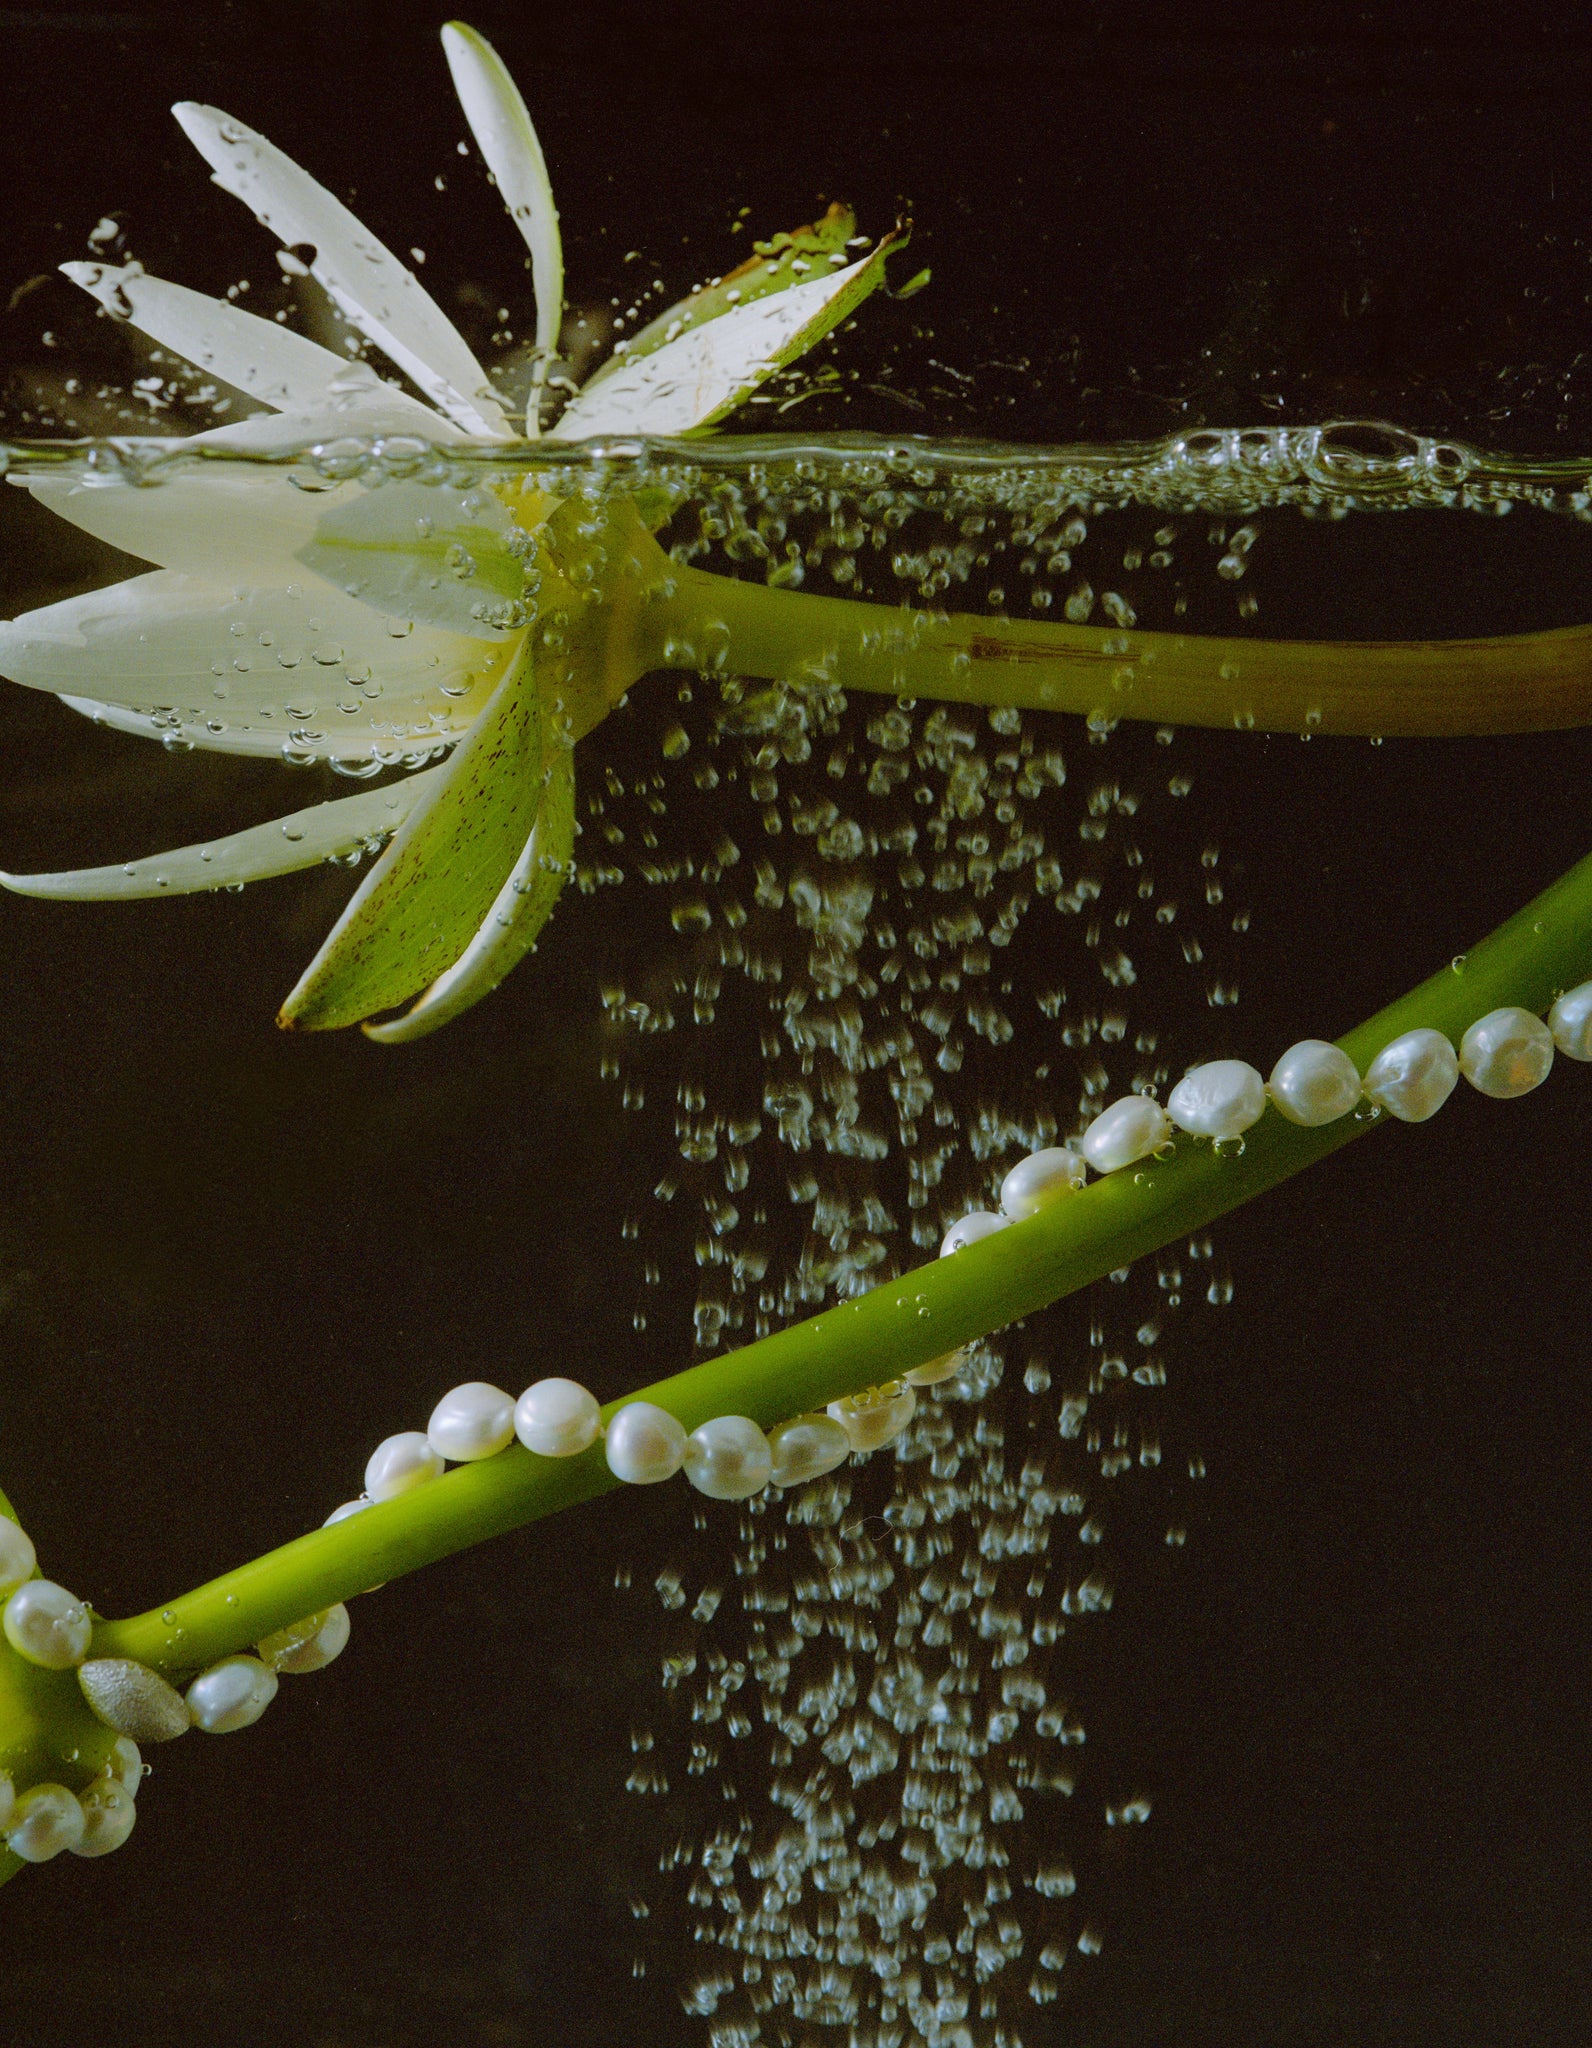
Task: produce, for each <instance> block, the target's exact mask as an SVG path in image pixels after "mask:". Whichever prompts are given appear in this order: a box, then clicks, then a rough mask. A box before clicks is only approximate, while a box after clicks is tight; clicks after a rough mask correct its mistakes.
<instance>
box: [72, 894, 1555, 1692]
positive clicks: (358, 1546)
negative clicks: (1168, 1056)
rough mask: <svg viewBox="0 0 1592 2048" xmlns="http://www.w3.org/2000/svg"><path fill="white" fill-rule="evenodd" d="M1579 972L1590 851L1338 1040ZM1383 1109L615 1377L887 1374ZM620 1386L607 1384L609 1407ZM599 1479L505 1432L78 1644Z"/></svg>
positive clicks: (1454, 1023) (763, 1387)
mask: <svg viewBox="0 0 1592 2048" xmlns="http://www.w3.org/2000/svg"><path fill="white" fill-rule="evenodd" d="M1589 977H1592V856H1589V857H1588V858H1587V859H1586V860H1583V861H1581V862H1580V863H1579V864H1578V865H1577V866H1576V867H1574V868H1572V869H1571V870H1570V872H1569V873H1568V874H1567V875H1565V876H1563V877H1562V878H1561V879H1560V880H1559V881H1557V882H1555V883H1554V884H1553V886H1552V887H1551V888H1549V889H1548V890H1546V891H1545V892H1544V893H1543V894H1542V895H1541V896H1539V897H1538V898H1537V899H1536V900H1535V901H1534V902H1532V903H1530V904H1528V905H1527V906H1526V908H1525V909H1524V910H1522V911H1520V912H1519V913H1518V914H1517V915H1516V916H1514V917H1512V918H1510V919H1509V921H1508V922H1507V923H1506V924H1504V925H1501V926H1500V927H1499V928H1498V930H1497V931H1495V932H1494V933H1493V934H1492V935H1491V936H1490V937H1489V938H1487V939H1485V940H1483V941H1482V942H1481V943H1480V944H1479V945H1478V946H1476V947H1475V948H1474V949H1473V950H1472V951H1471V952H1470V954H1469V955H1468V956H1466V957H1465V958H1464V959H1463V960H1462V961H1459V962H1456V963H1454V965H1453V966H1451V967H1444V968H1443V969H1442V971H1441V972H1440V973H1438V974H1435V975H1433V976H1432V977H1431V979H1430V980H1428V981H1426V982H1423V983H1422V984H1421V986H1420V987H1419V988H1417V989H1415V990H1414V991H1412V992H1411V993H1410V994H1409V995H1406V996H1404V997H1403V998H1401V999H1400V1000H1399V1001H1398V1002H1395V1003H1393V1004H1392V1005H1390V1007H1389V1008H1387V1009H1385V1010H1383V1011H1381V1012H1380V1013H1379V1014H1378V1015H1377V1016H1375V1017H1373V1018H1371V1019H1370V1020H1369V1021H1368V1022H1367V1023H1364V1024H1362V1025H1360V1026H1359V1028H1358V1029H1357V1030H1354V1031H1351V1032H1350V1033H1349V1034H1348V1036H1347V1037H1346V1038H1344V1039H1342V1040H1341V1041H1340V1043H1341V1044H1342V1046H1343V1048H1344V1050H1345V1051H1346V1052H1347V1053H1348V1054H1349V1056H1350V1057H1351V1058H1352V1059H1353V1060H1354V1062H1355V1064H1356V1065H1357V1066H1358V1067H1359V1068H1360V1070H1361V1071H1362V1072H1363V1071H1364V1070H1365V1068H1366V1066H1367V1065H1368V1064H1369V1063H1370V1061H1371V1059H1372V1058H1373V1057H1374V1056H1375V1054H1376V1053H1377V1052H1378V1051H1380V1049H1381V1048H1382V1047H1383V1046H1384V1045H1386V1044H1387V1043H1388V1041H1389V1040H1390V1039H1392V1038H1395V1037H1397V1036H1398V1035H1399V1034H1400V1033H1402V1032H1405V1031H1409V1030H1412V1029H1414V1028H1415V1027H1416V1026H1418V1025H1426V1026H1430V1027H1433V1028H1435V1029H1436V1030H1439V1031H1442V1032H1444V1033H1445V1034H1446V1035H1447V1036H1448V1037H1449V1038H1451V1039H1453V1040H1454V1041H1456V1042H1457V1041H1458V1039H1459V1038H1460V1037H1461V1036H1462V1034H1463V1033H1464V1031H1465V1029H1466V1028H1467V1027H1468V1026H1469V1025H1470V1024H1471V1023H1472V1022H1474V1020H1475V1019H1476V1018H1477V1017H1479V1016H1481V1015H1484V1014H1485V1013H1486V1012H1487V1011H1488V1010H1491V1009H1494V1008H1496V1007H1497V1006H1499V1005H1500V1004H1504V1003H1515V1004H1519V1005H1520V1006H1521V1007H1523V1008H1525V1009H1528V1010H1532V1011H1535V1012H1537V1013H1539V1014H1540V1013H1541V1012H1543V1011H1545V1010H1546V1009H1547V1008H1548V1007H1549V1005H1550V1003H1551V1002H1552V1001H1553V998H1554V997H1555V995H1556V994H1558V993H1559V992H1560V991H1562V990H1563V989H1565V988H1567V987H1571V986H1573V985H1575V984H1577V983H1579V982H1580V981H1582V980H1585V979H1587V978H1589ZM1385 1121H1386V1119H1385V1118H1384V1117H1383V1116H1382V1115H1381V1113H1380V1112H1378V1111H1376V1110H1374V1109H1373V1108H1371V1106H1370V1105H1368V1104H1362V1106H1361V1108H1360V1109H1359V1110H1358V1111H1357V1112H1355V1113H1354V1114H1352V1115H1350V1116H1346V1117H1343V1118H1341V1119H1340V1120H1339V1121H1338V1122H1336V1123H1332V1124H1327V1125H1325V1126H1323V1127H1321V1128H1319V1129H1315V1130H1306V1129H1301V1128H1300V1127H1299V1126H1297V1125H1294V1124H1290V1123H1286V1122H1285V1121H1284V1120H1283V1119H1282V1118H1281V1117H1280V1116H1279V1115H1278V1114H1277V1113H1276V1111H1275V1110H1268V1112H1267V1114H1266V1115H1265V1116H1264V1117H1263V1118H1262V1120H1261V1121H1260V1122H1259V1123H1258V1124H1257V1125H1255V1126H1254V1128H1253V1129H1252V1130H1251V1131H1250V1132H1249V1133H1248V1134H1247V1136H1246V1137H1245V1139H1244V1141H1243V1144H1242V1147H1241V1148H1238V1147H1233V1148H1230V1149H1228V1150H1226V1151H1224V1152H1223V1153H1221V1154H1218V1153H1217V1152H1216V1151H1215V1150H1213V1148H1212V1147H1211V1146H1210V1145H1208V1144H1205V1143H1203V1142H1200V1141H1196V1140H1193V1139H1190V1138H1185V1137H1180V1138H1179V1139H1178V1140H1177V1143H1176V1145H1175V1147H1174V1148H1172V1150H1171V1152H1170V1155H1169V1156H1168V1157H1166V1158H1165V1159H1162V1160H1155V1161H1147V1162H1146V1163H1145V1164H1144V1165H1143V1166H1142V1167H1140V1168H1138V1169H1133V1170H1128V1171H1124V1172H1122V1173H1117V1174H1112V1175H1109V1176H1108V1177H1106V1178H1105V1179H1102V1180H1098V1181H1095V1182H1094V1183H1093V1184H1092V1185H1090V1186H1089V1187H1087V1188H1085V1189H1083V1190H1082V1191H1081V1192H1079V1193H1077V1194H1076V1195H1072V1196H1069V1197H1066V1198H1064V1199H1063V1200H1061V1201H1059V1202H1056V1203H1054V1204H1053V1205H1052V1206H1051V1207H1050V1208H1048V1209H1046V1210H1043V1211H1041V1213H1040V1214H1039V1215H1037V1216H1035V1217H1032V1218H1030V1219H1029V1220H1028V1221H1027V1222H1024V1223H1014V1224H1013V1225H1012V1226H1011V1227H1010V1228H1009V1229H1007V1230H1004V1231H1002V1232H1000V1233H999V1235H998V1236H995V1237H992V1238H986V1239H984V1240H983V1241H982V1242H980V1243H978V1244H974V1245H970V1246H968V1247H967V1248H966V1249H965V1250H963V1251H961V1252H958V1253H957V1254H956V1256H955V1257H954V1258H950V1259H937V1260H933V1261H930V1262H929V1263H928V1264H926V1265H924V1266H921V1267H919V1268H918V1269H917V1270H916V1271H915V1272H911V1273H908V1274H906V1275H904V1276H903V1277H902V1278H901V1279H898V1280H893V1281H889V1282H886V1283H885V1284H883V1285H881V1286H879V1287H877V1288H875V1289H874V1290H873V1291H872V1292H871V1293H869V1294H866V1295H864V1296H862V1297H860V1298H859V1299H857V1300H855V1301H849V1302H846V1303H843V1304H842V1305H841V1306H839V1307H837V1308H832V1309H828V1310H826V1311H825V1312H824V1313H823V1314H821V1315H817V1316H814V1317H811V1318H810V1319H809V1320H808V1321H806V1322H803V1323H798V1324H795V1325H793V1326H792V1327H790V1328H788V1329H785V1330H781V1331H779V1332H778V1333H777V1334H775V1335H774V1336H771V1337H765V1338H763V1339H762V1340H761V1341H760V1342H758V1343H755V1344H749V1345H747V1346H746V1347H745V1348H744V1349H742V1350H739V1351H734V1352H730V1353H728V1354H727V1355H726V1356H724V1357H721V1358H712V1359H708V1360H706V1361H705V1362H704V1363H703V1364H700V1365H696V1366H692V1367H691V1368H690V1369H689V1370H688V1371H685V1372H682V1373H677V1374H676V1375H675V1376H674V1377H673V1378H671V1379H666V1380H662V1381H659V1382H658V1383H657V1384H656V1385H653V1386H650V1387H643V1388H639V1389H637V1391H636V1393H635V1394H631V1395H627V1396H626V1397H625V1398H626V1399H629V1400H633V1399H636V1398H638V1397H640V1398H645V1399H647V1400H649V1401H655V1402H657V1403H658V1404H659V1405H660V1406H662V1407H665V1408H667V1409H669V1410H670V1411H671V1413H673V1414H675V1415H677V1416H678V1417H679V1419H680V1420H681V1422H683V1423H684V1424H685V1426H686V1428H687V1429H694V1428H696V1426H697V1425H698V1424H699V1423H702V1422H705V1421H706V1420H707V1419H708V1418H709V1417H710V1416H713V1415H723V1414H740V1415H749V1416H751V1417H752V1418H753V1419H754V1420H755V1421H757V1422H759V1423H761V1424H762V1425H764V1426H765V1427H768V1426H770V1425H772V1424H773V1423H775V1422H778V1421H780V1420H782V1419H783V1418H784V1417H786V1416H789V1415H793V1414H797V1413H800V1412H802V1411H804V1410H807V1409H810V1408H815V1407H819V1406H821V1405H823V1404H824V1403H826V1402H829V1401H833V1400H836V1399H838V1398H839V1397H840V1396H842V1395H845V1394H852V1393H856V1392H858V1391H859V1390H860V1389H862V1388H863V1387H866V1386H870V1385H873V1384H875V1383H877V1382H879V1381H882V1380H886V1379H891V1378H894V1377H895V1376H897V1375H898V1374H900V1373H902V1372H904V1371H906V1370H907V1369H908V1368H910V1367H912V1366H915V1365H921V1364H923V1363H925V1362H926V1361H927V1360H929V1359H931V1358H935V1357H938V1356H940V1355H941V1354H943V1353H945V1352H947V1351H951V1350H954V1349H955V1348H956V1347H957V1346H958V1345H961V1344H966V1343H968V1342H970V1341H972V1340H973V1339H974V1338H978V1337H982V1336H986V1335H988V1334H989V1333H990V1332H991V1331H994V1330H998V1329H1000V1328H1002V1327H1003V1326H1004V1325H1005V1324H1007V1323H1010V1322H1012V1321H1014V1320H1015V1319H1016V1318H1017V1317H1020V1316H1025V1315H1029V1314H1032V1313H1034V1312H1035V1311H1036V1310H1038V1309H1041V1308H1044V1307H1045V1306H1047V1305H1048V1304H1049V1303H1051V1302H1053V1301H1056V1300H1058V1299H1060V1298H1061V1297H1062V1296H1063V1295H1067V1294H1071V1293H1073V1292H1075V1291H1076V1290H1077V1289H1078V1288H1081V1287H1085V1286H1087V1285H1088V1284H1089V1283H1090V1282H1091V1281H1093V1280H1098V1279H1099V1278H1101V1277H1102V1276H1103V1275H1104V1274H1106V1273H1109V1272H1112V1271H1114V1270H1116V1269H1117V1268H1119V1267H1121V1266H1126V1265H1128V1264H1130V1263H1131V1262H1132V1261H1133V1260H1135V1259H1138V1258H1141V1257H1143V1256H1144V1255H1145V1254H1146V1253H1147V1252H1151V1251H1154V1250H1156V1249H1157V1248H1158V1247H1160V1246H1161V1245H1164V1244H1166V1243H1168V1242H1170V1241H1171V1240H1172V1239H1173V1238H1176V1237H1181V1236H1183V1235H1185V1234H1186V1233H1188V1232H1191V1231H1194V1230H1198V1229H1199V1228H1201V1227H1202V1226H1203V1225H1204V1224H1206V1223H1208V1222H1210V1221H1211V1219H1212V1218H1213V1217H1216V1216H1220V1215H1222V1214H1224V1213H1225V1212H1226V1211H1228V1210H1230V1209H1234V1208H1236V1207H1238V1205H1239V1204H1240V1203H1242V1202H1246V1201H1248V1200H1249V1199H1250V1198H1251V1197H1252V1196H1254V1195H1257V1194H1260V1193H1261V1192H1262V1191H1263V1190H1265V1189H1266V1188H1269V1187H1272V1186H1274V1185H1275V1184H1276V1183H1277V1182H1278V1181H1281V1180H1285V1179H1286V1178H1287V1177H1288V1176H1289V1175H1290V1174H1294V1173H1297V1172H1298V1171H1299V1170H1300V1168H1301V1167H1304V1166H1308V1165H1310V1164H1311V1163H1312V1162H1313V1161H1315V1160H1317V1159H1321V1158H1324V1157H1325V1156H1326V1155H1327V1154H1328V1153H1330V1152H1334V1151H1336V1150H1337V1149H1338V1148H1339V1147H1340V1146H1342V1145H1344V1144H1347V1143H1348V1142H1349V1140H1350V1139H1352V1138H1356V1137H1359V1136H1360V1135H1361V1134H1362V1133H1364V1132H1365V1131H1367V1130H1369V1129H1371V1128H1372V1127H1373V1126H1375V1125H1376V1124H1378V1123H1381V1122H1385ZM619 1405H620V1404H619V1403H618V1402H614V1403H610V1405H609V1407H608V1409H607V1410H606V1411H605V1413H606V1414H609V1415H611V1414H612V1413H613V1412H614V1409H615V1408H616V1407H618V1406H619ZM615 1484H617V1482H616V1481H615V1480H614V1478H613V1477H612V1475H611V1474H610V1473H609V1471H608V1468H607V1466H606V1464H605V1462H604V1460H603V1455H602V1450H601V1446H600V1445H597V1446H594V1447H593V1448H592V1449H591V1450H589V1451H587V1452H585V1453H583V1454H582V1455H581V1456H579V1457H575V1458H567V1459H552V1458H539V1457H535V1456H533V1455H532V1454H531V1453H530V1452H528V1451H525V1450H522V1449H521V1448H520V1447H519V1445H517V1444H515V1445H511V1446H510V1448H509V1449H508V1450H506V1451H503V1452H501V1453H499V1454H498V1456H496V1457H493V1458H488V1459H484V1460H483V1461H481V1462H480V1463H479V1464H474V1465H463V1466H460V1467H459V1468H457V1469H456V1470H454V1471H451V1472H449V1473H447V1474H446V1475H445V1476H444V1477H442V1478H440V1479H436V1480H433V1481H431V1482H430V1483H428V1484H426V1485H424V1486H420V1487H418V1488H416V1489H415V1490H414V1491H413V1492H412V1493H408V1494H404V1495H402V1496H401V1497H400V1498H399V1499H397V1500H391V1501H384V1502H380V1503H378V1504H377V1505H375V1506H373V1507H370V1508H367V1509H365V1510H364V1512H363V1513H361V1514H358V1515H354V1516H351V1517H349V1518H348V1519H347V1520H345V1521H342V1522H339V1523H337V1524H336V1525H334V1526H333V1527H331V1528H326V1529H318V1530H316V1531H314V1532H313V1533H312V1534H310V1535H308V1536H301V1537H300V1538H299V1539H298V1540H297V1541H296V1542H293V1543H289V1544H286V1545H284V1547H283V1548H281V1549H280V1550H274V1551H271V1552H269V1553H268V1554H267V1555H266V1556H264V1557H260V1558H256V1559H255V1560H254V1561H253V1563H251V1564H245V1565H242V1566H240V1567H239V1568H238V1569H237V1570H235V1571H232V1572H228V1573H227V1574H226V1575H225V1576H224V1577H222V1578H219V1579H214V1580H212V1581H211V1582H210V1583H209V1584H208V1585H205V1586H200V1587H198V1588H197V1589H196V1590H195V1591H193V1592H191V1593H185V1594H183V1595H181V1596H180V1597H179V1598H177V1599H175V1600H172V1601H171V1602H169V1603H168V1604H167V1605H166V1606H164V1607H162V1608H159V1609H156V1610H153V1611H151V1612H150V1613H147V1614H142V1615H138V1616H136V1617H135V1618H133V1619H131V1620H127V1621H109V1622H101V1623H100V1624H99V1625H98V1627H97V1628H96V1630H95V1635H94V1648H93V1652H92V1654H93V1655H95V1656H101V1657H104V1656H121V1657H136V1658H138V1659H139V1660H140V1661H141V1662H143V1663H146V1664H152V1665H154V1666H155V1667H156V1668H157V1669H160V1670H163V1671H165V1672H167V1673H168V1674H171V1675H177V1674H179V1673H181V1672H183V1671H186V1670H192V1669H194V1668H196V1667H198V1666H200V1665H204V1664H207V1663H209V1662H211V1661H212V1660H213V1659H215V1658H217V1657H221V1656H225V1655H228V1654H230V1653H232V1652H234V1651H237V1650H240V1649H244V1648H246V1647H247V1646H248V1645H249V1644H251V1643H253V1642H256V1641H258V1639H259V1638H260V1637H261V1636H264V1635H266V1634H268V1633H269V1632H270V1631H271V1630H273V1629H276V1628H281V1627H285V1626H286V1625H287V1624H288V1623H289V1622H292V1621H296V1620H298V1619H299V1618H300V1617H301V1616H304V1615H307V1614H310V1613H313V1612H315V1611H317V1610H319V1609H320V1608H323V1607H326V1606H329V1605H330V1604H331V1603H332V1602H334V1601H338V1600H347V1599H350V1598H352V1597H353V1596H354V1595H356V1594H358V1593H360V1592H362V1591H364V1590H366V1589H367V1588H369V1587H371V1586H374V1585H377V1584H379V1583H380V1582H381V1581H383V1580H386V1579H392V1578H397V1577H398V1576H399V1575H400V1574H401V1573H403V1572H407V1571H413V1570H414V1569H415V1568H416V1566H418V1565H422V1564H428V1563H431V1562H432V1561H433V1560H435V1559H437V1558H441V1557H446V1556H448V1555H450V1554H451V1553H452V1552H454V1551H457V1550H462V1549H464V1548H466V1547H467V1546H468V1545H470V1544H472V1543H478V1542H481V1541H483V1540H484V1539H485V1538H487V1537H489V1536H496V1535H500V1534H502V1533H503V1532H504V1531H505V1530H508V1529H512V1528H515V1527H517V1526H518V1525H520V1524H521V1523H524V1522H530V1521H535V1520H536V1519H537V1518H538V1517H540V1516H542V1515H547V1514H551V1513H553V1512H554V1511H555V1510H556V1509H559V1508H566V1507H572V1506H574V1505H575V1504H576V1502H578V1501H583V1500H589V1499H591V1498H592V1497H593V1496H594V1495H596V1494H599V1493H603V1492H605V1491H607V1490H608V1489H609V1488H610V1487H612V1486H614V1485H615Z"/></svg>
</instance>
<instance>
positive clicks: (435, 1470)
mask: <svg viewBox="0 0 1592 2048" xmlns="http://www.w3.org/2000/svg"><path fill="white" fill-rule="evenodd" d="M441 1471H442V1460H441V1459H440V1458H439V1457H438V1456H437V1454H436V1452H435V1451H434V1450H433V1449H432V1448H431V1446H430V1444H429V1443H428V1442H427V1441H426V1438H425V1436H424V1435H423V1434H422V1433H421V1431H419V1430H418V1429H403V1430H400V1431H399V1432H398V1434H397V1435H396V1436H390V1437H387V1438H385V1439H384V1440H383V1441H382V1442H381V1443H379V1444H378V1445H377V1446H376V1448H375V1449H374V1450H373V1451H372V1452H371V1454H370V1462H369V1464H367V1465H366V1467H365V1491H366V1492H367V1493H368V1494H369V1495H370V1497H371V1499H372V1500H396V1499H397V1498H398V1496H399V1494H401V1493H408V1492H409V1490H410V1489H411V1487H415V1486H424V1484H425V1483H426V1481H427V1480H428V1479H435V1478H436V1477H437V1476H438V1475H439V1474H440V1472H441Z"/></svg>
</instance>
